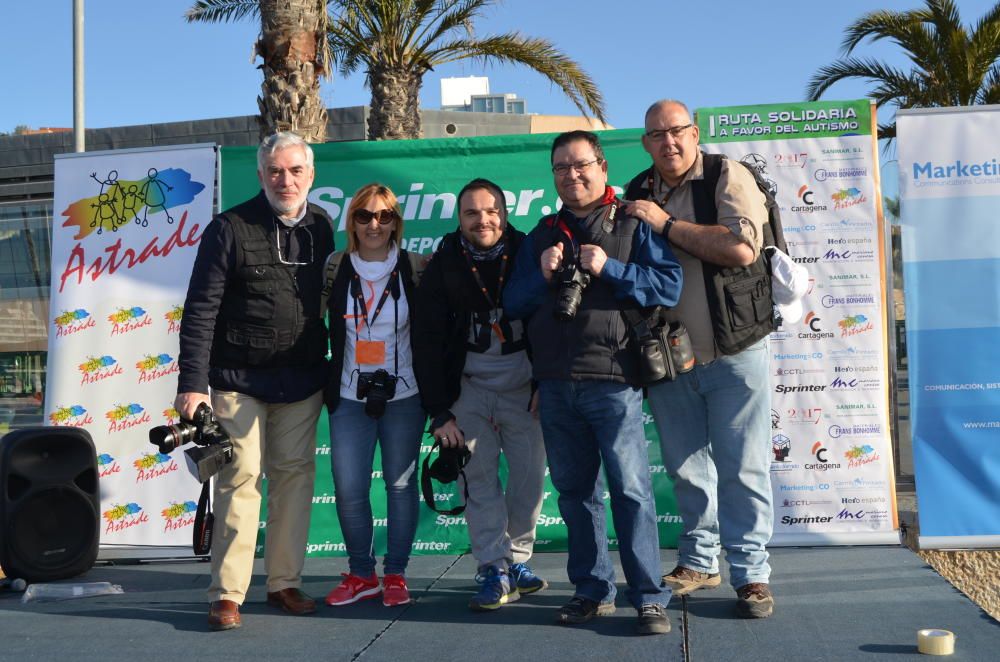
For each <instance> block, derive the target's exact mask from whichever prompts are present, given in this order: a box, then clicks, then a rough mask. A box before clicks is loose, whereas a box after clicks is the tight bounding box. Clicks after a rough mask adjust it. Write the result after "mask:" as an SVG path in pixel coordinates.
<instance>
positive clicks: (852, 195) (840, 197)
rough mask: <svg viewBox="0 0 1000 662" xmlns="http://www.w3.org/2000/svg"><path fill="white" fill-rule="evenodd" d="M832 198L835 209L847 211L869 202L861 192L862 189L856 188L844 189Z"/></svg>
mask: <svg viewBox="0 0 1000 662" xmlns="http://www.w3.org/2000/svg"><path fill="white" fill-rule="evenodd" d="M830 197H831V198H832V199H833V208H834V209H847V208H848V207H855V206H857V205H860V204H862V203H864V202H867V200H868V198H866V197H865V195H864V193H862V192H861V189H859V188H856V187H854V186H852V187H850V188H842V189H840V190H838V191H837V192H836V193H834V194H833V195H832V196H830Z"/></svg>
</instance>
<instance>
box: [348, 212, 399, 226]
mask: <svg viewBox="0 0 1000 662" xmlns="http://www.w3.org/2000/svg"><path fill="white" fill-rule="evenodd" d="M351 218H352V219H353V220H354V222H355V223H357V224H358V225H368V224H369V223H371V222H372V219H373V218H374V219H375V220H377V221H378V224H379V225H389V224H390V223H392V222H393V221H397V220H399V214H397V213H396V210H395V209H379V210H378V211H368V210H367V209H355V210H354V214H353V215H352V216H351Z"/></svg>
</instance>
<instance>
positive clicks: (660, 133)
mask: <svg viewBox="0 0 1000 662" xmlns="http://www.w3.org/2000/svg"><path fill="white" fill-rule="evenodd" d="M692 126H694V124H685V125H684V126H672V127H670V128H669V129H654V130H652V131H647V132H646V137H647V138H649V139H650V140H652V141H653V142H657V143H658V142H663V141H664V140H666V138H667V134H668V133H669V134H670V136H671V137H672V138H674V139H677V138H680V137H681V135H682V134H683V133H684V132H685V131H687V130H688V129H690V128H691V127H692Z"/></svg>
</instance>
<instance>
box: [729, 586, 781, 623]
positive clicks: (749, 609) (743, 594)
mask: <svg viewBox="0 0 1000 662" xmlns="http://www.w3.org/2000/svg"><path fill="white" fill-rule="evenodd" d="M736 597H737V598H739V599H738V600H737V601H736V613H737V614H738V615H739V616H740V617H742V618H767V617H768V616H770V615H771V614H773V613H774V596H773V595H771V589H770V588H769V587H768V585H767V584H761V583H753V584H745V585H743V586H741V587H739V588H738V589H736Z"/></svg>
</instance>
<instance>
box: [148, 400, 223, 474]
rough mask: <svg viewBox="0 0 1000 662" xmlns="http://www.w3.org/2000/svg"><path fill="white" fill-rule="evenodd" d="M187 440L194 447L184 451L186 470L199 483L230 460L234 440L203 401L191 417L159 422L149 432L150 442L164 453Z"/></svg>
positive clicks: (178, 446)
mask: <svg viewBox="0 0 1000 662" xmlns="http://www.w3.org/2000/svg"><path fill="white" fill-rule="evenodd" d="M188 442H193V443H194V444H195V445H196V446H197V448H189V449H188V450H186V451H184V455H185V456H186V458H187V465H188V469H189V470H190V471H191V473H192V474H193V475H194V476H195V477H197V478H198V480H199V481H201V482H202V483H204V482H205V481H207V480H208V479H209V478H211V477H212V476H214V475H215V474H217V473H218V472H219V470H220V469H222V467H223V466H225V465H226V464H228V463H230V462H232V461H233V442H232V440H231V439H230V438H229V434H227V433H226V431H225V430H224V429H223V428H222V425H221V424H220V423H219V421H218V420H217V419H216V418H215V414H213V413H212V408H211V407H209V406H208V405H207V404H205V403H204V402H203V403H201V404H200V405H198V409H196V410H195V412H194V417H193V419H192V420H190V421H188V420H186V419H183V418H182V419H181V420H180V422H178V423H177V424H176V425H159V426H157V427H155V428H152V429H151V430H150V431H149V443H151V444H153V445H154V446H156V447H157V449H159V451H160V452H161V453H163V454H168V453H170V452H172V451H174V450H176V449H178V448H180V447H181V446H183V445H184V444H187V443H188Z"/></svg>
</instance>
